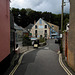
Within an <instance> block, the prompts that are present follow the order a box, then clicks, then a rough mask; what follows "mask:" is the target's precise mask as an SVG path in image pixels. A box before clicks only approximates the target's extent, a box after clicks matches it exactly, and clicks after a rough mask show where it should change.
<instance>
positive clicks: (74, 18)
mask: <svg viewBox="0 0 75 75" xmlns="http://www.w3.org/2000/svg"><path fill="white" fill-rule="evenodd" d="M68 64H69V65H70V67H71V68H72V69H73V70H74V71H75V0H70V29H69V32H68Z"/></svg>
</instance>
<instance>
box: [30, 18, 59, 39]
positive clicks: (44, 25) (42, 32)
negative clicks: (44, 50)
mask: <svg viewBox="0 0 75 75" xmlns="http://www.w3.org/2000/svg"><path fill="white" fill-rule="evenodd" d="M55 26H56V25H54V24H51V23H48V22H46V21H44V20H43V19H42V18H40V19H39V20H38V21H37V22H36V23H35V24H34V25H33V27H32V29H31V31H30V33H32V37H36V38H40V37H45V38H47V39H49V38H51V37H52V34H56V32H57V31H55V30H54V29H56V28H55ZM57 28H58V31H59V27H58V26H57ZM57 33H58V32H57ZM57 35H58V34H57Z"/></svg>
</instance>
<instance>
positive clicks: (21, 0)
mask: <svg viewBox="0 0 75 75" xmlns="http://www.w3.org/2000/svg"><path fill="white" fill-rule="evenodd" d="M65 1H66V2H68V0H65ZM61 4H62V0H11V3H10V6H11V7H15V8H20V9H21V8H31V9H33V10H36V11H42V12H44V11H48V12H52V13H56V14H59V13H61ZM69 8H70V5H69V3H66V6H65V7H64V12H67V13H69Z"/></svg>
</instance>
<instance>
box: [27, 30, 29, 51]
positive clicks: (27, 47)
mask: <svg viewBox="0 0 75 75" xmlns="http://www.w3.org/2000/svg"><path fill="white" fill-rule="evenodd" d="M28 38H29V29H28ZM28 42H29V41H28ZM28 44H29V43H28ZM27 50H29V45H28V47H27Z"/></svg>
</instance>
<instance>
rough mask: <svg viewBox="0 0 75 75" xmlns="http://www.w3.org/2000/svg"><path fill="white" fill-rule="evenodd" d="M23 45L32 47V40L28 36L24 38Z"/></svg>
mask: <svg viewBox="0 0 75 75" xmlns="http://www.w3.org/2000/svg"><path fill="white" fill-rule="evenodd" d="M22 45H23V46H31V40H30V39H29V37H28V36H26V35H25V36H23V40H22Z"/></svg>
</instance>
